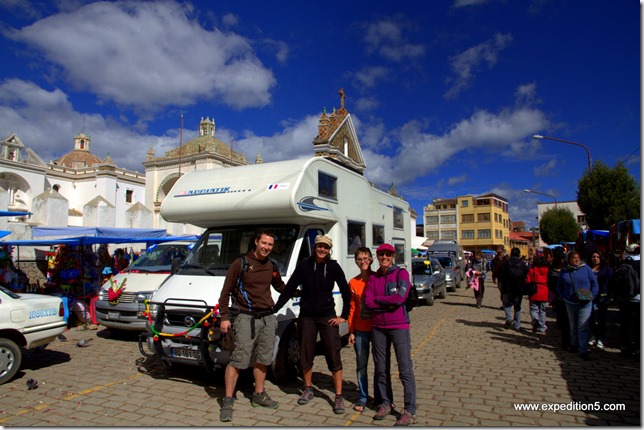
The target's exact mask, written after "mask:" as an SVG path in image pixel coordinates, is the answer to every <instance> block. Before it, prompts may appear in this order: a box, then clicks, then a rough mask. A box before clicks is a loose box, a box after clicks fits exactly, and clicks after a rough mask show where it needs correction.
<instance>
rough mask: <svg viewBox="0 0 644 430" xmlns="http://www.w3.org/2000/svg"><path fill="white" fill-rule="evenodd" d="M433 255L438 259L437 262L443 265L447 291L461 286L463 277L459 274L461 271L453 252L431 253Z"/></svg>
mask: <svg viewBox="0 0 644 430" xmlns="http://www.w3.org/2000/svg"><path fill="white" fill-rule="evenodd" d="M433 257H434V258H436V259H437V260H438V262H439V263H440V264H441V266H443V269H444V270H445V281H446V282H447V290H448V291H456V289H457V288H461V281H462V280H463V277H462V276H461V271H460V270H459V267H458V261H457V260H456V256H455V255H454V254H453V253H445V254H440V253H436V254H433Z"/></svg>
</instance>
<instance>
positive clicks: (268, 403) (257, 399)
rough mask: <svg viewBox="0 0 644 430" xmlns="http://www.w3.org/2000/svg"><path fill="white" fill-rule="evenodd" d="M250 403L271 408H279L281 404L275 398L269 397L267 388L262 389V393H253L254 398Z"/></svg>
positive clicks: (254, 405) (255, 406)
mask: <svg viewBox="0 0 644 430" xmlns="http://www.w3.org/2000/svg"><path fill="white" fill-rule="evenodd" d="M250 404H251V405H252V406H253V407H254V408H257V407H262V408H269V409H277V407H278V406H279V403H277V402H276V401H275V400H273V399H271V398H270V397H268V394H266V390H264V391H262V392H261V393H259V394H258V393H253V398H252V399H251V400H250Z"/></svg>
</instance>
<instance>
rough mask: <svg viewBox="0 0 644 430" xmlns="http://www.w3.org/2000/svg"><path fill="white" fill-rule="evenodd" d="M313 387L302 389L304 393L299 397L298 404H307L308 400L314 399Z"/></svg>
mask: <svg viewBox="0 0 644 430" xmlns="http://www.w3.org/2000/svg"><path fill="white" fill-rule="evenodd" d="M313 397H314V396H313V387H304V390H302V395H301V396H300V398H299V399H297V404H298V405H306V404H307V403H308V402H310V401H311V400H313Z"/></svg>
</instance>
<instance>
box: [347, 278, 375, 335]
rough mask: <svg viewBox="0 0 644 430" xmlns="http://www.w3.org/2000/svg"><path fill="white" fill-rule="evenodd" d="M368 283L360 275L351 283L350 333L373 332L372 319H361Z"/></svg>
mask: <svg viewBox="0 0 644 430" xmlns="http://www.w3.org/2000/svg"><path fill="white" fill-rule="evenodd" d="M366 285H367V281H364V280H362V278H361V277H360V275H358V276H356V277H355V278H352V279H351V280H350V281H349V289H350V290H351V306H350V308H349V320H348V323H349V333H353V332H354V331H356V330H358V331H371V319H367V320H365V319H362V318H360V312H361V309H362V303H363V299H364V289H365V286H366Z"/></svg>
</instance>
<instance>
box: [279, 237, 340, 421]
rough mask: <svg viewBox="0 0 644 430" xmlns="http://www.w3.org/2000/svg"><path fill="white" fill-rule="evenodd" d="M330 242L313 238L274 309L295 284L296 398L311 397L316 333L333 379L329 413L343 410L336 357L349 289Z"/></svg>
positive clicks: (306, 399) (306, 400)
mask: <svg viewBox="0 0 644 430" xmlns="http://www.w3.org/2000/svg"><path fill="white" fill-rule="evenodd" d="M332 247H333V241H332V240H331V238H330V237H328V236H324V235H318V236H316V238H315V245H314V253H313V255H312V256H311V257H309V258H305V259H303V260H301V261H300V262H299V263H298V264H297V266H296V267H295V271H294V272H293V274H292V275H291V278H290V279H289V280H288V283H287V284H286V288H284V291H283V292H282V293H281V294H280V296H279V298H278V299H277V303H276V304H275V307H274V310H275V312H277V311H278V310H280V309H281V308H282V306H284V305H285V304H286V302H287V301H288V300H289V299H291V297H293V295H294V294H295V291H296V289H297V287H298V286H300V285H301V286H302V291H301V293H300V316H299V318H298V327H299V331H298V334H299V336H298V343H299V347H300V367H301V368H302V379H304V389H303V390H302V394H301V396H300V398H299V399H298V401H297V403H298V404H299V405H306V404H307V403H309V402H310V401H311V400H312V399H313V397H314V393H313V381H312V379H313V359H314V358H315V349H316V342H317V338H318V334H319V335H320V339H321V340H322V344H323V345H324V357H325V358H326V363H327V367H328V369H329V371H330V372H331V375H332V378H333V387H334V389H335V401H334V405H333V412H334V413H336V414H343V413H344V399H343V397H342V360H341V357H340V349H341V348H342V344H341V343H340V332H339V325H340V324H342V323H343V322H345V321H346V320H347V318H349V309H350V306H351V291H350V289H349V285H348V284H347V280H346V277H345V275H344V271H343V270H342V267H340V265H339V264H338V262H337V261H335V260H332V259H331V249H332ZM334 284H337V285H338V287H339V288H340V295H341V296H342V313H341V315H340V316H336V312H335V301H334V299H333V286H334Z"/></svg>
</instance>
